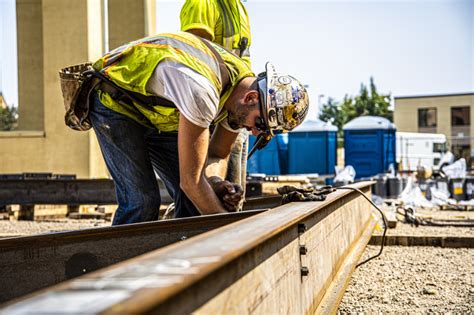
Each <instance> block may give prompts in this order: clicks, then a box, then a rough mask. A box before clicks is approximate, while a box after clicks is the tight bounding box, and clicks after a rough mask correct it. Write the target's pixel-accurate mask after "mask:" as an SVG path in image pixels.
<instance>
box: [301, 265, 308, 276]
mask: <svg viewBox="0 0 474 315" xmlns="http://www.w3.org/2000/svg"><path fill="white" fill-rule="evenodd" d="M308 275H309V269H308V267H304V266H303V267H301V276H302V277H306V276H308Z"/></svg>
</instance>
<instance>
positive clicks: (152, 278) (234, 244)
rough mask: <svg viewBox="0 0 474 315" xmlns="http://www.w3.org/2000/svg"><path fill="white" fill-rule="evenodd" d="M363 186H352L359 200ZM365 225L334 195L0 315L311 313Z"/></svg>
mask: <svg viewBox="0 0 474 315" xmlns="http://www.w3.org/2000/svg"><path fill="white" fill-rule="evenodd" d="M370 184H371V183H358V184H356V185H355V186H356V187H358V188H361V189H363V190H364V192H366V193H368V192H369V191H370ZM370 219H371V211H370V207H369V203H368V202H367V201H365V199H363V197H362V196H359V195H358V194H357V193H355V192H349V191H337V192H335V193H333V194H331V195H330V196H329V197H328V199H327V200H326V201H324V202H306V203H291V204H288V205H284V206H280V207H277V208H274V209H271V210H269V211H267V212H265V213H262V214H258V215H256V216H253V217H252V218H248V219H244V220H242V221H239V222H236V223H233V224H230V225H228V226H225V227H222V228H219V229H215V230H213V231H210V232H207V233H204V234H201V235H199V236H196V237H194V238H193V239H189V240H186V241H183V242H180V243H176V244H173V245H170V246H167V247H165V248H162V249H159V250H156V251H154V252H150V253H148V254H145V255H143V256H140V257H136V258H133V259H131V260H128V261H125V262H122V263H120V264H117V265H114V266H111V267H109V268H106V269H103V270H100V271H97V272H94V273H91V274H88V275H85V276H83V277H80V278H77V279H75V280H72V281H68V282H65V283H63V284H60V285H58V286H55V287H52V288H51V289H48V290H44V291H41V292H38V293H36V294H33V295H32V296H29V297H26V298H24V299H22V300H19V301H16V302H14V303H12V304H10V305H7V306H6V307H5V308H4V309H3V310H2V312H3V313H4V314H17V313H19V312H23V311H27V310H37V311H43V312H49V313H52V312H55V311H61V310H62V311H64V305H65V304H66V305H67V307H68V311H71V312H74V311H77V312H79V311H80V312H87V313H161V314H168V313H172V314H182V313H190V312H196V313H202V314H204V313H220V314H222V313H225V314H236V313H242V312H244V313H298V314H301V313H311V312H314V311H315V310H316V307H317V306H318V303H319V302H320V301H321V299H322V298H323V296H324V293H325V291H326V289H327V288H328V287H329V285H330V284H331V282H332V281H333V279H334V278H335V276H336V274H337V272H338V268H339V266H341V265H343V262H344V260H345V257H346V256H347V255H348V253H349V252H350V251H351V248H352V247H353V246H354V244H356V243H357V241H358V239H359V238H360V237H361V235H362V234H363V232H364V229H366V228H367V226H368V225H367V223H368V222H369V221H370ZM303 224H304V226H306V231H302V229H301V227H302V225H303ZM301 245H306V248H307V250H308V252H307V253H306V255H300V247H301ZM302 267H307V269H308V270H309V274H308V275H307V276H302V273H301V269H302Z"/></svg>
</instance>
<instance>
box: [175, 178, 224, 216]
mask: <svg viewBox="0 0 474 315" xmlns="http://www.w3.org/2000/svg"><path fill="white" fill-rule="evenodd" d="M181 189H183V191H184V192H185V193H186V196H188V198H189V199H190V200H191V201H192V203H193V204H194V205H195V206H196V208H197V209H198V210H199V212H200V213H201V214H213V213H225V212H227V211H226V210H225V209H224V207H223V206H222V203H221V202H220V200H219V199H218V198H217V195H216V194H215V192H214V190H213V189H212V188H211V186H210V185H209V183H208V182H207V180H206V179H205V178H201V180H200V181H199V182H198V183H181Z"/></svg>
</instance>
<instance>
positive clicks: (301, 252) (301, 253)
mask: <svg viewBox="0 0 474 315" xmlns="http://www.w3.org/2000/svg"><path fill="white" fill-rule="evenodd" d="M307 253H308V248H306V245H300V255H306V254H307Z"/></svg>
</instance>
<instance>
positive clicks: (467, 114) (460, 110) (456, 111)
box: [451, 106, 471, 126]
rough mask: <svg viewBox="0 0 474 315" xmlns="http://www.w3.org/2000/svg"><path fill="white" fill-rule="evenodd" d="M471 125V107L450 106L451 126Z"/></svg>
mask: <svg viewBox="0 0 474 315" xmlns="http://www.w3.org/2000/svg"><path fill="white" fill-rule="evenodd" d="M469 125H471V109H470V108H469V106H463V107H451V126H469Z"/></svg>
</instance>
